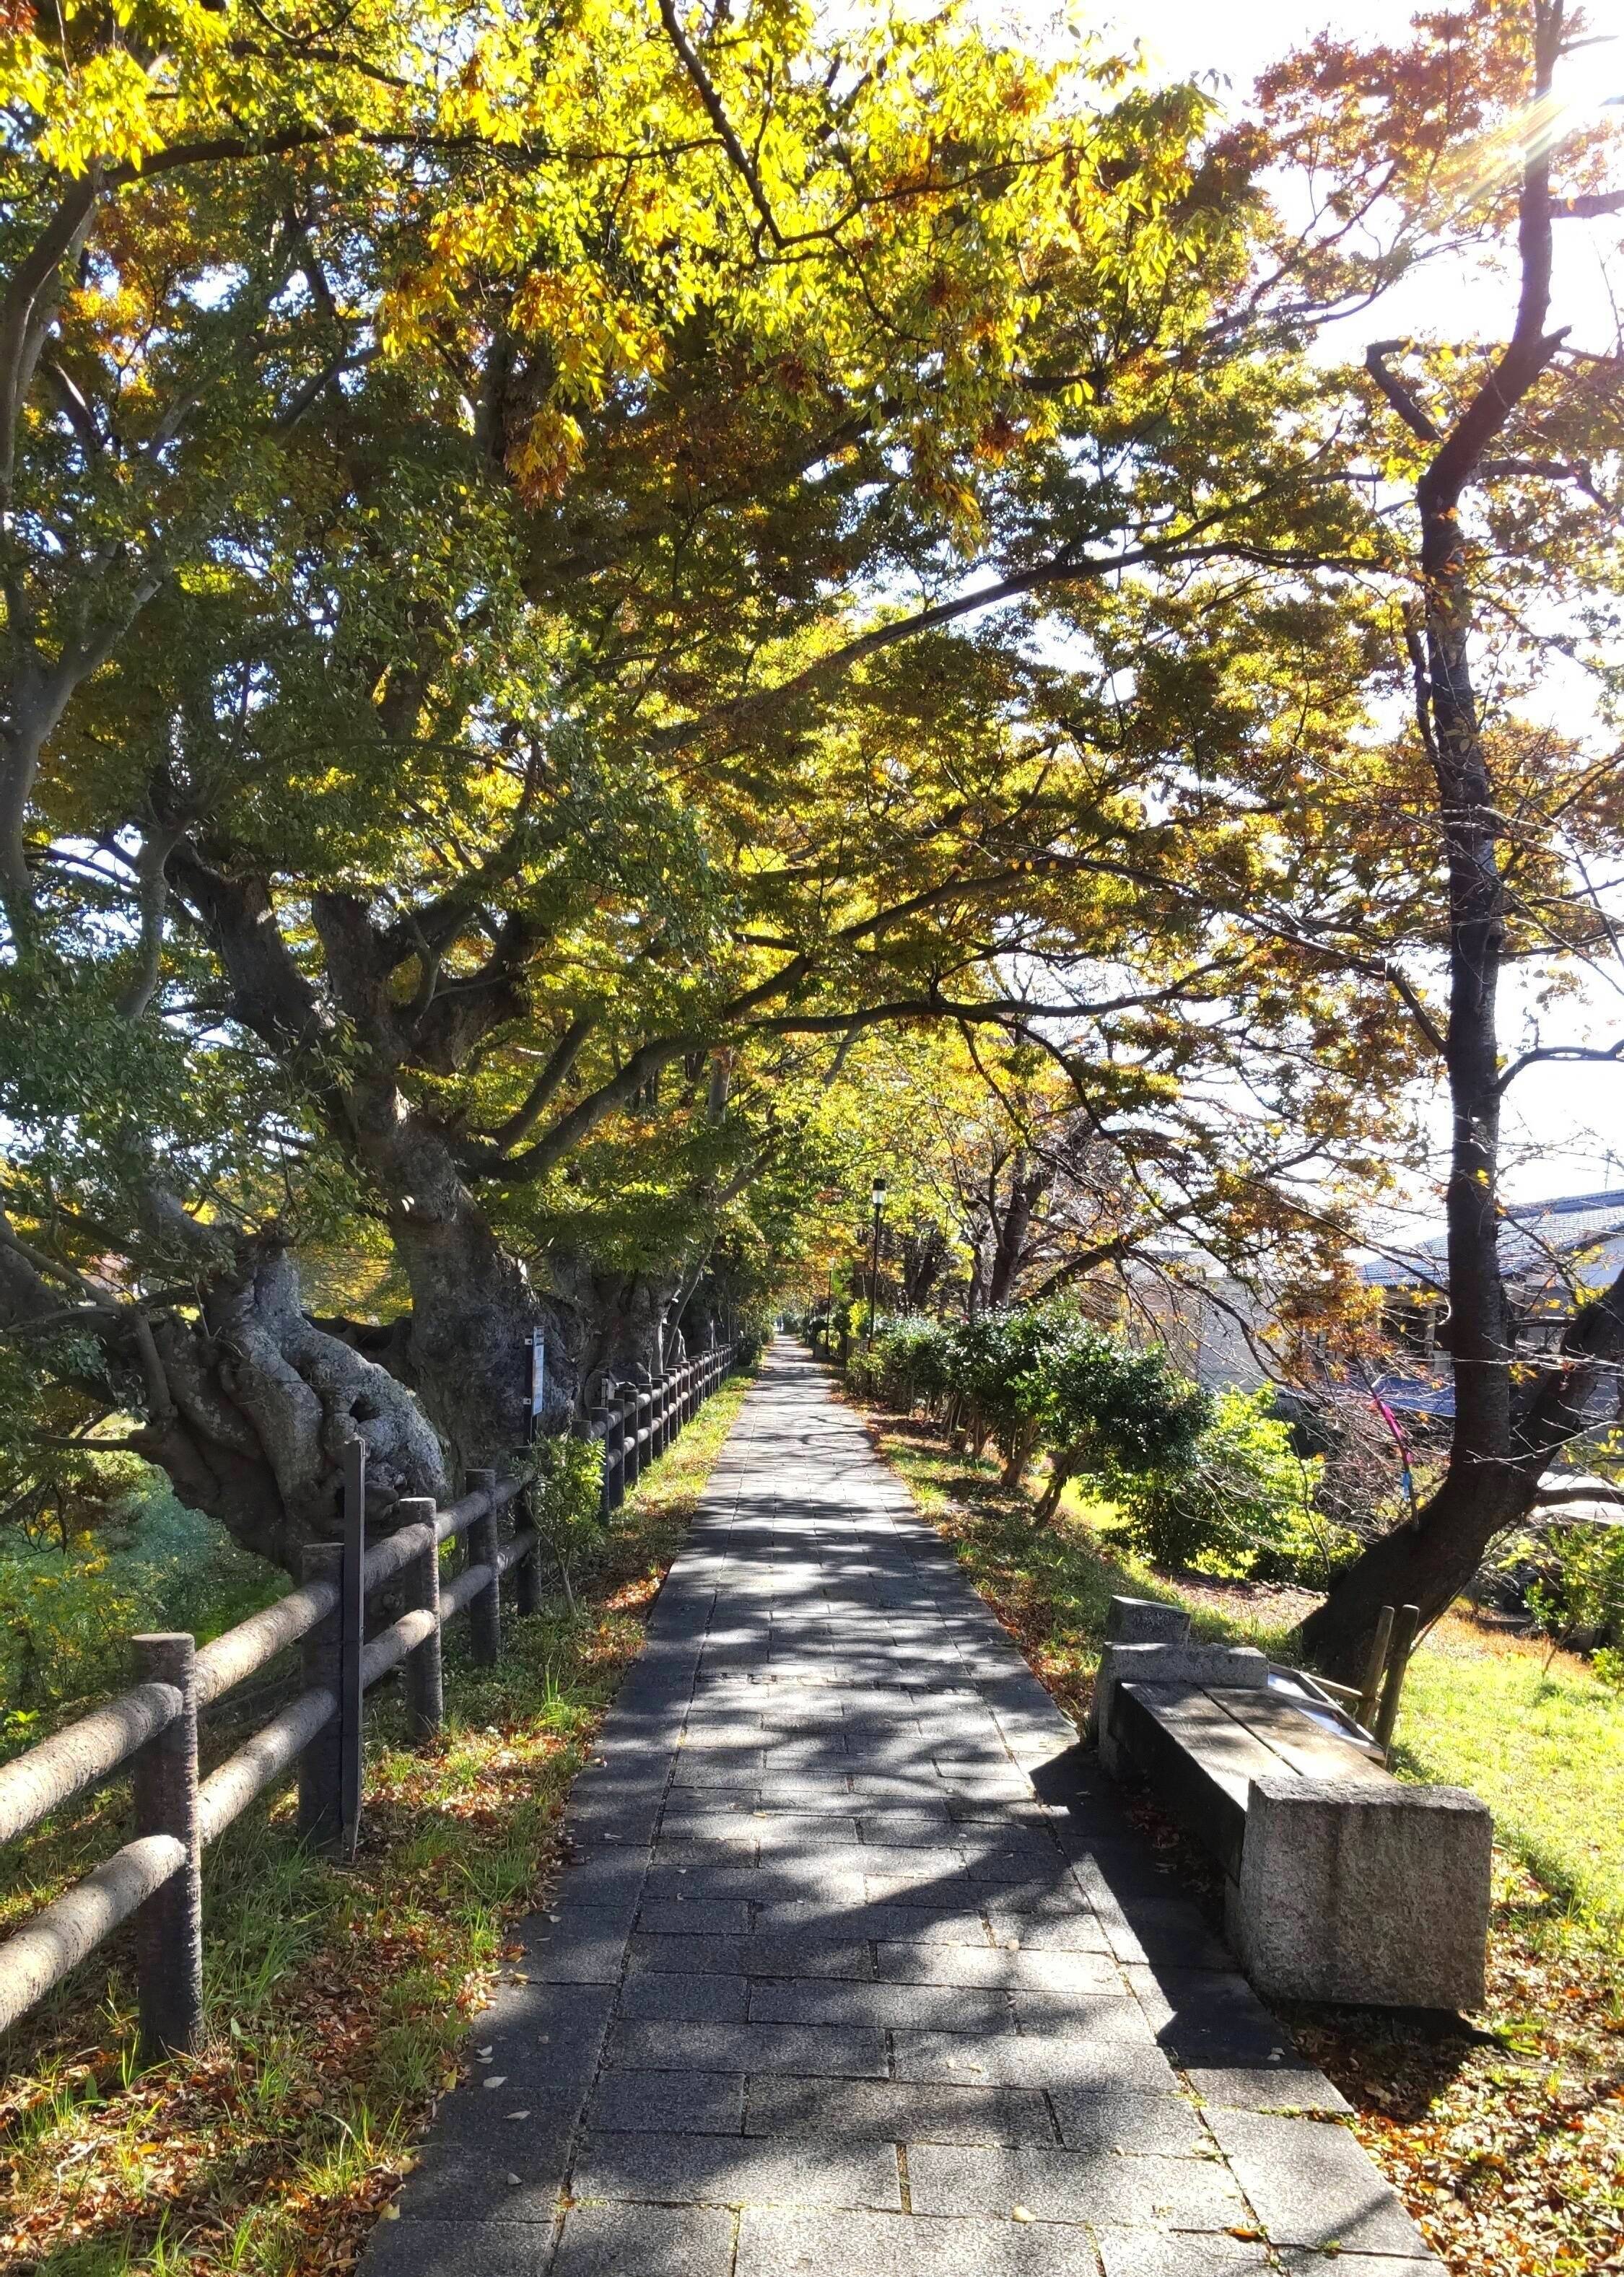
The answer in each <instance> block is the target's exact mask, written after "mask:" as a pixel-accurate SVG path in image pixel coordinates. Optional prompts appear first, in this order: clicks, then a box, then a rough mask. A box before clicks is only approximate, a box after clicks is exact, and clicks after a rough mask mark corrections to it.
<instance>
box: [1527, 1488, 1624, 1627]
mask: <svg viewBox="0 0 1624 2277" xmlns="http://www.w3.org/2000/svg"><path fill="white" fill-rule="evenodd" d="M1532 1562H1533V1563H1534V1565H1535V1566H1536V1569H1537V1574H1538V1578H1537V1580H1534V1581H1532V1582H1531V1583H1529V1586H1528V1588H1526V1589H1525V1590H1524V1592H1523V1595H1524V1597H1525V1599H1526V1601H1527V1603H1528V1608H1529V1611H1530V1612H1531V1613H1532V1614H1533V1616H1534V1618H1535V1619H1536V1621H1537V1622H1538V1624H1539V1626H1540V1627H1541V1628H1542V1629H1543V1630H1544V1633H1545V1634H1546V1635H1547V1636H1548V1637H1550V1638H1551V1639H1552V1642H1553V1644H1569V1643H1573V1642H1575V1641H1578V1640H1580V1639H1583V1640H1584V1641H1586V1642H1587V1643H1589V1644H1590V1645H1600V1646H1603V1647H1606V1646H1608V1645H1615V1646H1616V1645H1619V1644H1620V1643H1624V1526H1596V1525H1592V1524H1590V1523H1589V1522H1588V1521H1587V1522H1585V1523H1582V1524H1576V1523H1574V1521H1573V1520H1571V1519H1570V1520H1568V1521H1567V1522H1566V1523H1564V1522H1562V1521H1560V1520H1558V1519H1552V1520H1551V1521H1549V1522H1548V1523H1547V1524H1546V1526H1545V1527H1544V1532H1543V1534H1542V1535H1541V1538H1540V1542H1539V1546H1538V1549H1537V1550H1536V1551H1535V1553H1534V1557H1533V1561H1532Z"/></svg>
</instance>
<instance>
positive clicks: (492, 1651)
mask: <svg viewBox="0 0 1624 2277" xmlns="http://www.w3.org/2000/svg"><path fill="white" fill-rule="evenodd" d="M495 1485H496V1473H495V1472H494V1471H470V1472H469V1474H468V1490H469V1494H484V1495H488V1494H490V1493H491V1492H492V1489H494V1487H495ZM496 1558H497V1532H496V1513H495V1512H494V1511H486V1512H484V1516H483V1517H480V1518H477V1519H474V1520H473V1521H472V1523H471V1524H470V1525H469V1529H468V1562H469V1565H488V1566H489V1567H490V1568H491V1579H490V1580H489V1581H488V1582H487V1583H486V1584H485V1587H484V1588H483V1589H482V1590H481V1591H480V1592H479V1595H477V1597H473V1598H470V1599H469V1608H468V1633H469V1646H470V1648H471V1649H472V1652H473V1656H474V1665H475V1666H476V1667H477V1668H492V1667H494V1666H495V1664H496V1663H497V1662H498V1661H499V1659H500V1658H501V1656H502V1580H501V1575H500V1574H499V1572H498V1571H497V1565H496Z"/></svg>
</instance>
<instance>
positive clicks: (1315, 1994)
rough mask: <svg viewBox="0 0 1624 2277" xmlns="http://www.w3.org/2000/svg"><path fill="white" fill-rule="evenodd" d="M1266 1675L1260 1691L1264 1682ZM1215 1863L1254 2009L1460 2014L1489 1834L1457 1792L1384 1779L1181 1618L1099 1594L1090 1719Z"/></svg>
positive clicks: (1116, 1758)
mask: <svg viewBox="0 0 1624 2277" xmlns="http://www.w3.org/2000/svg"><path fill="white" fill-rule="evenodd" d="M1271 1677H1272V1679H1273V1680H1272V1681H1271ZM1091 1730H1092V1732H1093V1735H1094V1739H1095V1740H1096V1742H1097V1745H1098V1747H1099V1750H1100V1758H1101V1762H1102V1765H1103V1767H1104V1768H1105V1769H1106V1770H1107V1771H1109V1773H1110V1774H1111V1775H1112V1777H1114V1778H1125V1777H1132V1776H1135V1775H1137V1776H1139V1777H1140V1778H1143V1779H1144V1780H1145V1781H1146V1782H1147V1784H1148V1785H1149V1786H1151V1787H1152V1788H1153V1789H1154V1791H1155V1793H1156V1795H1157V1797H1158V1799H1159V1800H1160V1801H1162V1802H1163V1804H1164V1805H1165V1807H1166V1809H1167V1810H1168V1813H1169V1815H1170V1816H1171V1817H1172V1818H1174V1819H1175V1820H1177V1822H1178V1824H1179V1825H1180V1826H1181V1827H1183V1829H1184V1830H1185V1831H1186V1833H1188V1834H1190V1835H1192V1836H1193V1838H1194V1839H1196V1840H1197V1841H1199V1842H1201V1844H1202V1845H1203V1846H1204V1847H1205V1848H1206V1849H1208V1851H1209V1852H1210V1853H1211V1854H1212V1855H1213V1856H1214V1857H1215V1858H1216V1860H1217V1862H1218V1863H1219V1864H1220V1865H1221V1866H1222V1867H1223V1869H1224V1882H1225V1890H1224V1925H1225V1930H1226V1934H1227V1936H1228V1938H1229V1941H1230V1943H1231V1946H1233V1947H1234V1949H1235V1952H1236V1953H1237V1954H1238V1955H1239V1960H1240V1962H1241V1966H1242V1967H1243V1968H1244V1969H1245V1970H1246V1972H1247V1976H1249V1977H1250V1978H1251V1979H1252V1982H1253V1984H1254V1985H1255V1986H1256V1987H1257V1990H1258V1991H1260V1992H1261V1993H1262V1994H1263V1995H1264V1997H1265V1998H1266V1999H1267V1998H1273V1999H1298V2000H1334V2001H1345V2002H1353V2003H1357V2004H1360V2005H1370V2006H1374V2007H1404V2008H1452V2009H1462V2008H1475V2007H1480V2006H1481V2005H1482V2001H1483V1961H1484V1948H1485V1945H1486V1941H1487V1938H1488V1931H1489V1890H1490V1858H1491V1840H1492V1833H1493V1828H1492V1824H1491V1819H1490V1816H1489V1811H1488V1809H1487V1807H1486V1806H1485V1805H1484V1804H1483V1802H1481V1801H1479V1800H1478V1798H1477V1797H1476V1796H1475V1795H1474V1794H1471V1793H1468V1792H1467V1790H1466V1789H1465V1788H1464V1787H1454V1786H1410V1785H1407V1784H1406V1783H1405V1782H1403V1781H1401V1780H1399V1779H1396V1778H1393V1777H1392V1775H1391V1772H1390V1771H1388V1770H1387V1769H1386V1767H1385V1765H1384V1763H1383V1762H1382V1760H1381V1757H1380V1754H1379V1751H1378V1750H1377V1749H1376V1748H1375V1747H1374V1746H1373V1745H1371V1744H1370V1743H1369V1741H1368V1740H1361V1738H1359V1737H1357V1736H1356V1735H1355V1733H1354V1732H1350V1731H1348V1730H1347V1729H1346V1727H1345V1726H1344V1725H1341V1724H1340V1722H1339V1720H1338V1717H1337V1716H1336V1714H1335V1712H1334V1711H1333V1710H1330V1709H1329V1708H1321V1707H1320V1706H1319V1704H1318V1703H1317V1702H1313V1701H1312V1700H1311V1699H1309V1698H1308V1697H1307V1696H1306V1695H1304V1694H1296V1695H1294V1694H1292V1692H1291V1691H1290V1690H1288V1689H1286V1688H1285V1687H1283V1686H1282V1684H1281V1682H1280V1680H1279V1679H1278V1677H1277V1675H1274V1672H1271V1671H1270V1668H1269V1662H1268V1661H1267V1659H1266V1658H1265V1657H1264V1656H1263V1655H1262V1653H1261V1652H1258V1651H1255V1650H1254V1649H1252V1648H1250V1647H1248V1646H1235V1645H1218V1644H1201V1643H1197V1642H1195V1641H1193V1639H1192V1637H1191V1634H1190V1616H1189V1615H1188V1614H1187V1613H1186V1612H1184V1611H1181V1610H1180V1609H1179V1608H1178V1607H1177V1606H1172V1605H1158V1604H1153V1603H1150V1602H1149V1601H1148V1600H1147V1599H1143V1598H1132V1597H1118V1598H1116V1599H1114V1600H1113V1602H1112V1608H1111V1617H1110V1620H1109V1625H1108V1641H1107V1642H1106V1645H1105V1648H1104V1650H1103V1652H1102V1656H1101V1662H1100V1674H1099V1678H1098V1680H1097V1683H1096V1686H1095V1691H1094V1717H1093V1719H1092V1724H1091Z"/></svg>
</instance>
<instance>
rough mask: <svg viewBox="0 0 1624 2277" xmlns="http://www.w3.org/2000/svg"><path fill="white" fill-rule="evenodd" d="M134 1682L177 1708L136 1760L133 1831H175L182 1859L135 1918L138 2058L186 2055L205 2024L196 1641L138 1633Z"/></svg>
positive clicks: (145, 2060) (149, 2059)
mask: <svg viewBox="0 0 1624 2277" xmlns="http://www.w3.org/2000/svg"><path fill="white" fill-rule="evenodd" d="M131 1642H132V1644H133V1646H134V1648H135V1668H136V1677H137V1680H138V1681H139V1682H140V1683H142V1684H172V1685H173V1686H174V1687H175V1689H176V1691H177V1692H178V1693H179V1694H180V1698H181V1702H182V1706H181V1710H180V1713H179V1716H177V1717H176V1718H175V1720H174V1722H173V1723H172V1724H170V1725H165V1727H164V1730H163V1731H161V1732H158V1733H157V1735H156V1738H153V1739H150V1740H148V1742H147V1744H146V1746H145V1747H144V1748H141V1752H140V1753H139V1754H138V1755H137V1756H136V1757H135V1762H134V1766H133V1775H132V1784H133V1790H134V1801H135V1831H136V1834H137V1836H138V1837H140V1836H141V1835H145V1834H169V1835H172V1836H173V1837H174V1839H175V1840H176V1841H177V1842H179V1844H180V1846H181V1847H182V1849H183V1850H184V1851H185V1852H186V1862H185V1864H184V1865H183V1866H181V1867H180V1869H179V1871H178V1872H176V1873H174V1874H172V1875H171V1876H170V1877H169V1879H168V1881H167V1882H165V1883H164V1886H163V1887H162V1889H159V1890H156V1891H155V1892H153V1894H152V1896H151V1897H149V1899H148V1900H147V1901H146V1903H145V1904H144V1905H143V1906H142V1907H141V1910H140V1911H139V1912H138V1913H137V1915H136V1916H135V1969H136V1983H137V1986H138V1997H139V2001H140V2008H141V2061H142V2062H143V2063H156V2062H157V2061H158V2060H160V2059H161V2058H162V2057H164V2056H166V2055H187V2054H189V2053H190V2052H191V2051H192V2050H193V2049H194V2048H195V2047H196V2045H198V2042H199V2040H200V2039H201V2038H202V2029H203V1892H202V1841H201V1839H200V1838H199V1834H198V1826H197V1645H196V1642H195V1641H194V1639H193V1638H192V1637H189V1636H187V1635H185V1634H183V1633H179V1632H172V1633H163V1634H153V1635H149V1636H138V1637H133V1638H132V1639H131Z"/></svg>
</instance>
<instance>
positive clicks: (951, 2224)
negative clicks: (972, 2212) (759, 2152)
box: [736, 2206, 1094, 2277]
mask: <svg viewBox="0 0 1624 2277" xmlns="http://www.w3.org/2000/svg"><path fill="white" fill-rule="evenodd" d="M1093 2265H1094V2256H1093V2253H1092V2251H1091V2250H1090V2247H1089V2244H1088V2240H1087V2236H1086V2233H1085V2232H1083V2231H1080V2230H1078V2229H1075V2228H1073V2227H1070V2226H1069V2225H1068V2226H1064V2227H1062V2226H1060V2225H1057V2224H1052V2223H1042V2222H1013V2221H942V2220H921V2219H920V2218H919V2216H918V2215H908V2214H903V2215H897V2214H889V2215H887V2214H850V2213H835V2214H817V2213H791V2212H779V2211H776V2210H771V2209H765V2208H757V2207H754V2206H746V2207H745V2209H744V2211H743V2213H742V2214H741V2216H740V2218H739V2244H738V2260H737V2263H736V2277H836V2273H838V2277H1093Z"/></svg>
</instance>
